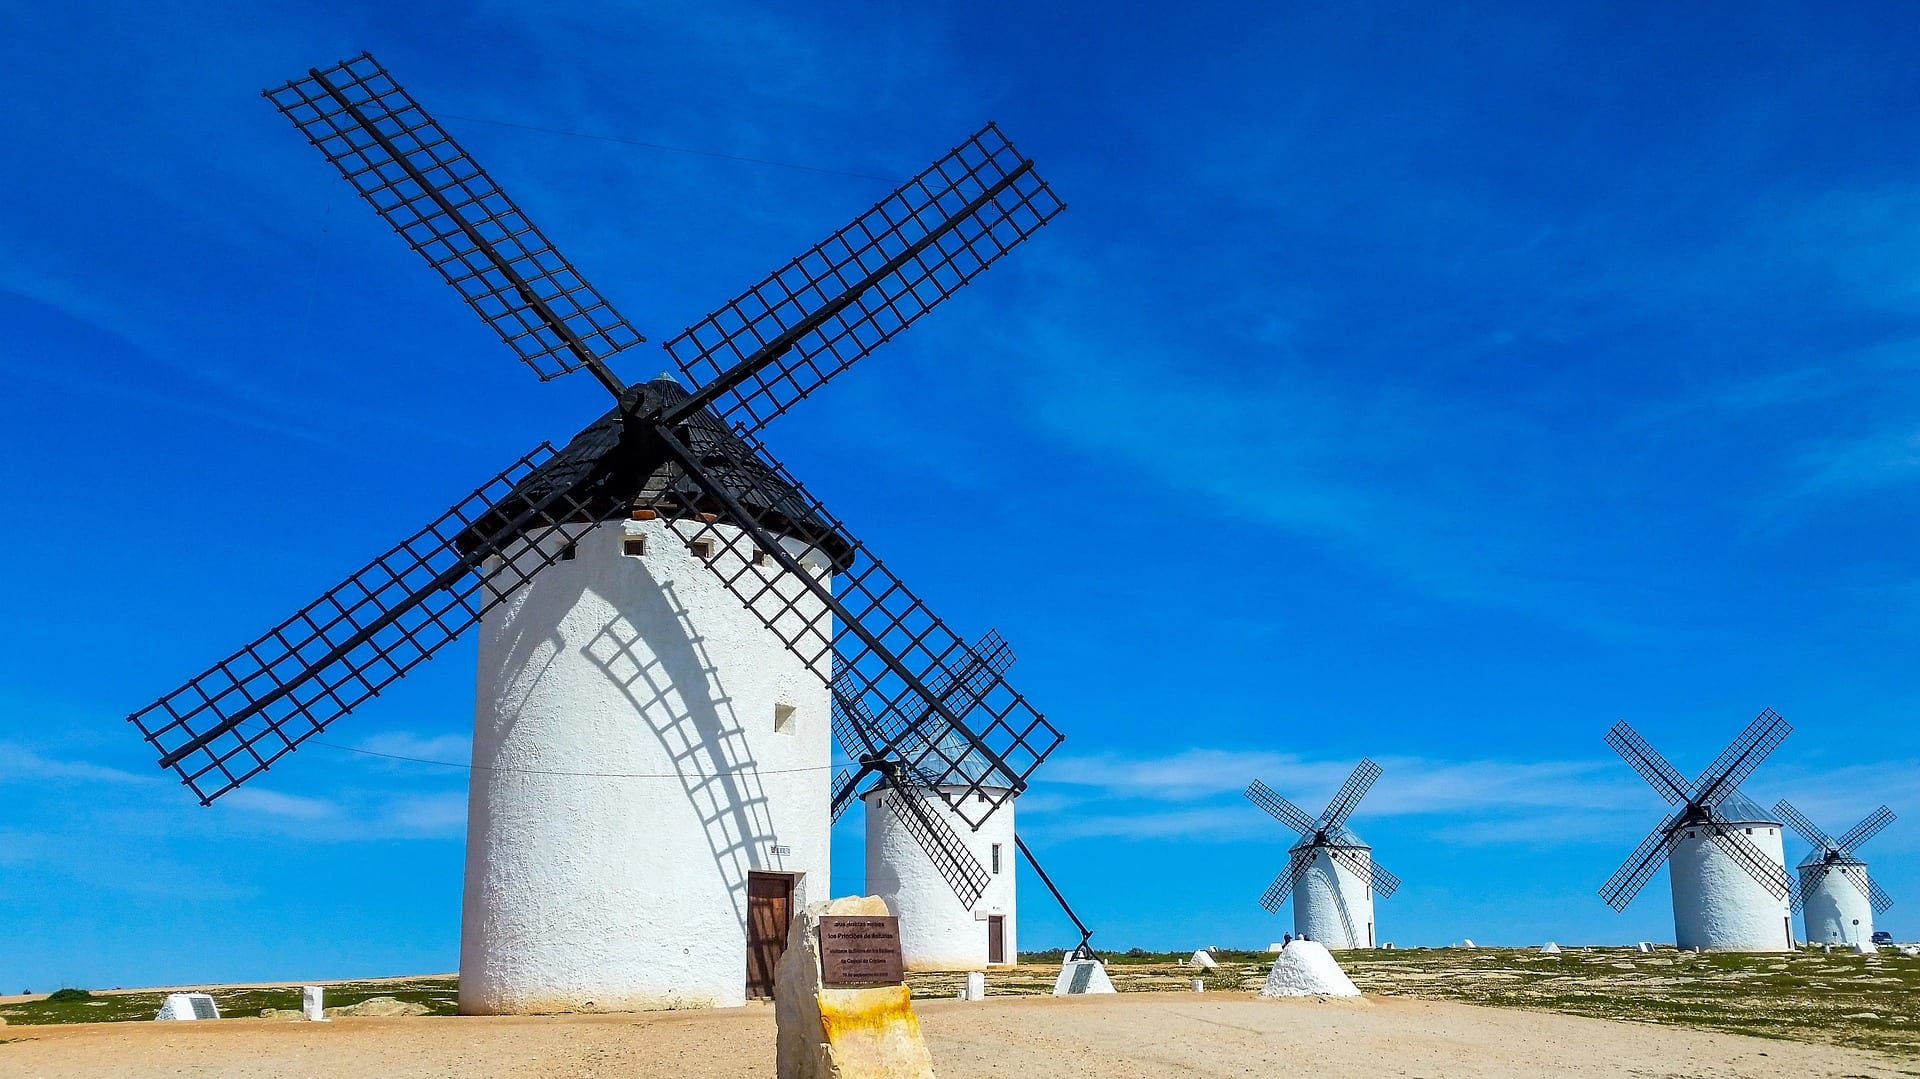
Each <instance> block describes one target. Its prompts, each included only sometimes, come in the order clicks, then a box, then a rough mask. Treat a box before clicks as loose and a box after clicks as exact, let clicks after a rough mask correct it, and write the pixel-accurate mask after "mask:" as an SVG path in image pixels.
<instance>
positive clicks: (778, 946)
mask: <svg viewBox="0 0 1920 1079" xmlns="http://www.w3.org/2000/svg"><path fill="white" fill-rule="evenodd" d="M792 920H793V878H792V877H790V876H787V875H786V874H784V873H748V874H747V997H748V999H750V1000H766V999H769V998H771V997H772V996H773V970H774V968H775V967H776V966H778V965H779V964H780V956H781V955H782V954H784V953H785V952H786V950H787V924H788V923H789V922H790V921H792Z"/></svg>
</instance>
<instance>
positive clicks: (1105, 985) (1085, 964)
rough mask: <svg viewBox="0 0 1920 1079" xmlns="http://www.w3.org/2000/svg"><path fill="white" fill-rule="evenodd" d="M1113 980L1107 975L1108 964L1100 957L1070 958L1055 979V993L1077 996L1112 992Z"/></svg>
mask: <svg viewBox="0 0 1920 1079" xmlns="http://www.w3.org/2000/svg"><path fill="white" fill-rule="evenodd" d="M1113 991H1114V988H1113V980H1112V979H1110V978H1108V977H1107V965H1106V964H1105V963H1102V962H1100V961H1099V960H1098V959H1069V960H1067V961H1066V962H1065V963H1063V964H1062V965H1061V967H1060V976H1059V977H1058V978H1055V979H1054V980H1053V995H1054V996H1056V997H1077V996H1080V995H1082V994H1092V993H1111V992H1113Z"/></svg>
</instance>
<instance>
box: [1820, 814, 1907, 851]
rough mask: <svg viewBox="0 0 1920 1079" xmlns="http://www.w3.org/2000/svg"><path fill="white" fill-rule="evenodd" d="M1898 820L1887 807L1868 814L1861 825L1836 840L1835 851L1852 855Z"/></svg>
mask: <svg viewBox="0 0 1920 1079" xmlns="http://www.w3.org/2000/svg"><path fill="white" fill-rule="evenodd" d="M1896 819H1898V818H1896V817H1895V816H1894V815H1893V810H1891V809H1888V808H1887V807H1886V806H1881V807H1880V808H1879V809H1876V810H1874V811H1873V812H1871V813H1869V814H1867V815H1866V817H1865V818H1864V819H1863V820H1861V821H1860V823H1859V824H1856V825H1854V826H1853V827H1852V828H1849V829H1847V832H1846V834H1845V835H1843V836H1841V837H1840V838H1839V839H1836V840H1834V843H1833V846H1834V849H1836V850H1839V851H1841V852H1843V853H1847V854H1851V853H1852V852H1853V851H1854V850H1855V849H1856V848H1858V847H1860V846H1861V845H1862V844H1864V843H1866V841H1867V840H1869V839H1872V838H1873V837H1874V836H1877V835H1879V834H1880V833H1881V832H1882V831H1885V830H1886V827H1887V825H1889V824H1892V823H1893V822H1894V821H1895V820H1896Z"/></svg>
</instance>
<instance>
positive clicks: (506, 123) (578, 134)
mask: <svg viewBox="0 0 1920 1079" xmlns="http://www.w3.org/2000/svg"><path fill="white" fill-rule="evenodd" d="M439 115H440V117H441V118H442V119H446V120H459V121H461V122H463V123H469V124H487V125H489V126H492V127H512V128H518V129H520V130H521V131H538V132H540V133H542V134H545V135H566V136H569V137H571V138H576V139H592V140H594V141H596V142H617V143H620V144H621V145H623V146H639V147H642V148H644V149H648V150H666V151H668V152H669V153H675V154H692V155H694V156H695V157H716V158H719V159H720V160H722V161H744V162H746V163H748V164H752V165H772V166H773V167H774V168H779V169H794V170H797V171H799V172H818V173H823V174H825V175H827V176H852V177H855V178H856V179H861V180H879V181H881V182H882V183H889V184H891V183H896V182H898V179H899V178H898V177H893V176H875V175H873V174H872V173H870V172H850V171H848V170H846V169H829V168H823V167H821V166H819V165H801V164H798V163H796V162H792V161H774V160H772V159H771V158H765V157H747V156H745V155H744V154H724V153H721V152H719V151H717V150H696V149H694V148H692V147H690V146H669V145H667V144H666V143H663V142H644V141H642V140H640V139H626V138H621V137H620V136H618V135H595V134H592V133H591V132H586V131H567V130H564V129H562V128H557V127H541V126H540V125H538V124H519V123H514V122H513V121H511V120H483V119H481V118H480V117H478V116H461V115H459V114H458V113H451V112H443V113H440V114H439Z"/></svg>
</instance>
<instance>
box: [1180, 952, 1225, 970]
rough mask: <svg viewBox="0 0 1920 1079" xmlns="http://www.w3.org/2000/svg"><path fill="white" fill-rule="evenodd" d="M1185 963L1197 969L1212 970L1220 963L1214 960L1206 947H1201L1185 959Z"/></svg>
mask: <svg viewBox="0 0 1920 1079" xmlns="http://www.w3.org/2000/svg"><path fill="white" fill-rule="evenodd" d="M1187 965H1188V966H1190V967H1193V968H1195V969H1198V970H1212V969H1213V968H1215V967H1217V966H1219V965H1220V964H1218V963H1216V962H1214V961H1213V956H1211V955H1208V954H1207V952H1206V949H1204V948H1202V949H1201V950H1199V951H1197V952H1195V953H1193V955H1192V956H1190V957H1189V958H1188V959H1187Z"/></svg>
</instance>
